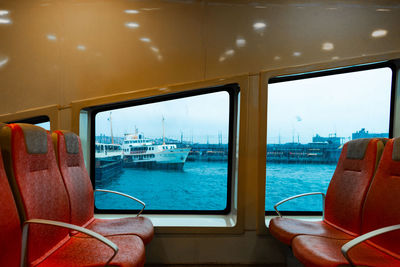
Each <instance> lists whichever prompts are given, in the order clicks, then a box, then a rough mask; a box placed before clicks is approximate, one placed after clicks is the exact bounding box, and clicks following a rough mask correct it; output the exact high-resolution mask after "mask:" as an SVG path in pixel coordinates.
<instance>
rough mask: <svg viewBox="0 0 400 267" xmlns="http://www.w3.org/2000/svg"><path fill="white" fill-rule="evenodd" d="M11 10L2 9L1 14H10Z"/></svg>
mask: <svg viewBox="0 0 400 267" xmlns="http://www.w3.org/2000/svg"><path fill="white" fill-rule="evenodd" d="M9 13H10V12H9V11H8V10H0V16H5V15H8V14H9Z"/></svg>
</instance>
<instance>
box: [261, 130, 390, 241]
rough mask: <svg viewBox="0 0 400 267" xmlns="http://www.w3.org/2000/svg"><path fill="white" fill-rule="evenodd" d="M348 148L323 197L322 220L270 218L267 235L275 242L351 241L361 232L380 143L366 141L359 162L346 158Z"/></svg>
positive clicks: (375, 140)
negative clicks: (309, 237) (306, 237)
mask: <svg viewBox="0 0 400 267" xmlns="http://www.w3.org/2000/svg"><path fill="white" fill-rule="evenodd" d="M350 142H351V141H350ZM353 142H354V141H353ZM348 147H349V142H348V143H346V144H345V145H344V146H343V149H342V152H341V154H340V158H339V161H338V164H337V167H336V170H335V172H334V174H333V177H332V180H331V182H330V184H329V187H328V190H327V193H326V200H325V218H324V220H323V221H301V220H296V219H290V218H280V217H276V218H272V219H271V221H270V224H269V231H270V233H271V234H272V235H273V236H274V237H275V238H277V239H278V240H279V241H281V242H283V243H285V244H287V245H291V242H292V240H293V238H294V237H295V236H297V235H302V234H307V235H317V236H325V237H329V238H337V239H351V238H353V237H354V236H356V235H358V234H359V233H360V232H361V229H360V227H361V213H362V207H363V203H364V200H365V197H366V194H367V191H368V189H369V186H370V183H371V181H372V178H373V175H374V172H375V169H376V165H377V162H378V159H379V156H380V150H382V148H383V143H382V142H381V141H380V140H379V139H377V138H374V139H370V141H369V143H368V146H367V148H366V151H365V154H364V157H363V159H351V158H347V150H348ZM294 201H295V200H294Z"/></svg>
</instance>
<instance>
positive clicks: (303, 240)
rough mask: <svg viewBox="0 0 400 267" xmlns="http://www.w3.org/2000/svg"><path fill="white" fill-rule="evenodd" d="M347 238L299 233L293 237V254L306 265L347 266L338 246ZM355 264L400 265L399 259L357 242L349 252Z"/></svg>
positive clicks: (387, 266)
mask: <svg viewBox="0 0 400 267" xmlns="http://www.w3.org/2000/svg"><path fill="white" fill-rule="evenodd" d="M348 241H349V240H338V239H332V238H326V237H319V236H307V235H299V236H297V237H295V238H294V239H293V243H292V245H293V246H292V249H293V254H294V256H295V257H296V258H297V259H298V260H299V261H300V262H301V263H302V264H304V265H305V266H307V267H317V266H318V267H321V266H324V267H338V266H349V262H348V261H347V260H346V259H345V258H344V256H343V255H342V253H341V251H340V248H341V247H342V246H343V245H344V244H345V243H346V242H348ZM349 255H350V257H351V259H352V260H353V261H354V263H355V264H356V265H360V266H386V267H389V266H393V267H394V266H397V267H398V266H400V260H399V259H396V258H394V257H392V256H390V255H388V254H386V253H383V252H381V251H380V250H378V249H376V248H375V247H373V246H370V245H368V244H367V243H362V244H359V245H358V246H356V247H354V248H353V249H352V250H351V251H350V253H349Z"/></svg>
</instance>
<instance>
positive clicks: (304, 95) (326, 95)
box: [265, 63, 394, 214]
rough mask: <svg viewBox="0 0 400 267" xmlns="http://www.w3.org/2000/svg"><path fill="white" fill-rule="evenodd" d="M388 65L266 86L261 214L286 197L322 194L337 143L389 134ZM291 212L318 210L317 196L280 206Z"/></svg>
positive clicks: (294, 78) (272, 82)
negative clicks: (264, 164)
mask: <svg viewBox="0 0 400 267" xmlns="http://www.w3.org/2000/svg"><path fill="white" fill-rule="evenodd" d="M393 73H394V72H393V71H392V68H391V65H390V64H387V63H380V64H376V65H365V66H358V67H353V68H348V69H338V70H330V71H325V72H318V73H309V74H302V75H297V76H288V77H279V78H273V79H271V80H270V81H269V85H268V107H267V108H268V118H267V119H268V126H267V156H266V159H267V164H266V198H265V209H266V213H267V214H268V213H272V211H273V205H274V204H276V203H277V202H279V201H280V200H283V199H285V198H287V197H290V196H293V195H297V194H301V193H307V192H326V190H327V187H328V184H329V182H330V179H331V177H332V175H333V172H334V171H335V168H336V163H337V160H338V158H339V155H340V152H341V148H342V145H343V144H344V143H345V142H347V141H349V140H352V139H357V138H370V137H389V136H391V127H392V126H391V113H392V111H391V109H392V105H391V96H392V91H394V90H393V89H392V79H393V77H394V76H393ZM279 209H280V210H282V211H287V213H289V214H290V213H292V214H302V213H303V214H312V213H320V212H321V211H322V202H321V197H320V196H318V195H316V196H309V197H303V198H299V199H296V200H292V201H289V202H286V203H284V204H282V205H281V206H280V207H279Z"/></svg>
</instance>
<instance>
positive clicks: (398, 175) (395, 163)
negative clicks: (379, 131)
mask: <svg viewBox="0 0 400 267" xmlns="http://www.w3.org/2000/svg"><path fill="white" fill-rule="evenodd" d="M399 203H400V138H395V139H391V140H389V142H388V143H387V144H386V146H385V150H384V151H383V154H382V158H381V161H380V163H379V166H378V168H377V171H376V174H375V177H374V180H373V181H372V183H371V188H370V190H369V192H368V194H367V198H366V200H365V204H364V210H363V217H362V233H367V232H369V231H372V230H376V229H378V228H382V227H385V226H390V225H394V224H400V208H399ZM399 240H400V231H393V232H389V233H386V234H382V235H379V236H377V237H375V238H372V239H371V240H370V243H371V244H373V245H374V246H376V247H379V248H380V249H381V250H383V251H386V252H387V253H389V254H391V255H393V256H394V257H396V258H398V259H400V242H399Z"/></svg>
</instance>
